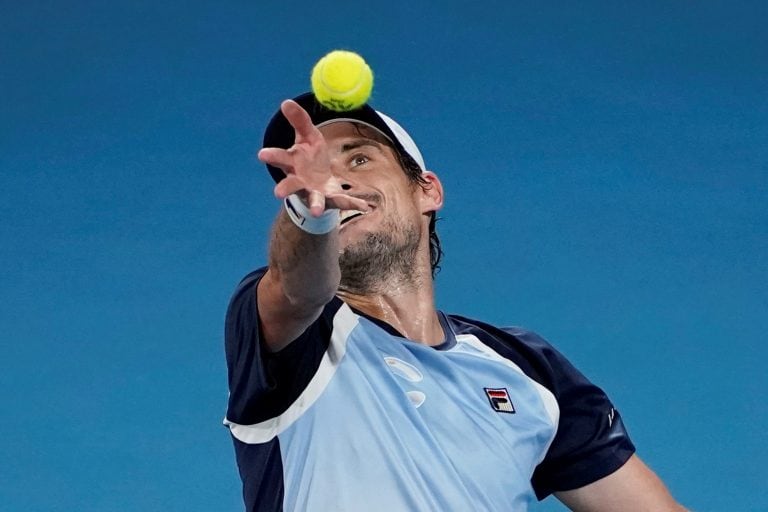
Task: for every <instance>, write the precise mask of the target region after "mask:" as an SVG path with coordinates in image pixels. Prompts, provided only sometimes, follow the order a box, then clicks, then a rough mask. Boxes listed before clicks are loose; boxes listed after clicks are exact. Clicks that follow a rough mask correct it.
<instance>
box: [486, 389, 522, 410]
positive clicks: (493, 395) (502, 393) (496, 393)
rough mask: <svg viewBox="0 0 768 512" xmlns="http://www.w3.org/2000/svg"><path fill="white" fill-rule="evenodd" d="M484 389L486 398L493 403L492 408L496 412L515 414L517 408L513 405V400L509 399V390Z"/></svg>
mask: <svg viewBox="0 0 768 512" xmlns="http://www.w3.org/2000/svg"><path fill="white" fill-rule="evenodd" d="M483 389H484V390H485V396H487V397H488V401H489V402H490V403H491V407H492V408H493V410H494V411H496V412H506V413H509V414H515V406H514V405H513V404H512V400H510V399H509V392H508V391H507V388H483Z"/></svg>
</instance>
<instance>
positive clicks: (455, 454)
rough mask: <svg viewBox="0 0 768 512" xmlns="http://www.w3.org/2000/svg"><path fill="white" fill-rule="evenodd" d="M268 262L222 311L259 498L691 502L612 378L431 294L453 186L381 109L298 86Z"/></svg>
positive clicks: (282, 146) (243, 453)
mask: <svg viewBox="0 0 768 512" xmlns="http://www.w3.org/2000/svg"><path fill="white" fill-rule="evenodd" d="M264 146H265V147H264V149H262V150H261V151H260V152H259V158H260V159H261V160H262V161H263V162H265V163H266V164H267V167H268V169H269V171H270V173H271V174H272V176H273V177H274V178H275V180H276V181H277V185H276V187H275V190H274V192H275V195H276V196H277V197H278V198H279V199H280V201H281V205H280V213H279V214H278V216H277V220H276V222H275V224H274V228H273V233H272V239H271V243H270V248H269V264H268V266H267V267H265V268H262V269H259V270H256V271H254V272H252V273H251V274H249V275H248V276H246V277H245V278H244V279H243V281H242V282H241V283H240V285H239V286H238V288H237V290H236V291H235V293H234V296H233V297H232V300H231V303H230V305H229V309H228V312H227V318H226V355H227V363H228V368H229V389H230V396H229V404H228V409H227V415H226V419H225V424H226V425H227V426H228V427H229V429H230V432H231V434H232V438H233V440H234V445H235V453H236V457H237V464H238V467H239V471H240V476H241V478H242V482H243V497H244V501H245V507H246V509H247V510H248V511H270V512H272V511H283V510H284V511H321V512H329V511H371V512H375V511H382V512H383V511H386V512H392V511H440V512H445V511H462V512H465V511H499V512H501V511H505V512H509V511H524V510H527V509H528V506H529V504H530V503H531V502H532V501H533V500H535V499H537V498H538V499H543V498H544V497H546V496H548V495H550V494H554V495H555V496H557V498H559V499H560V500H561V501H562V502H563V503H565V504H566V505H567V506H568V507H569V508H571V509H572V510H576V511H590V512H602V511H606V512H607V511H611V512H615V511H621V512H633V511H653V512H666V511H679V510H683V508H682V507H681V506H680V505H678V504H677V503H676V502H675V500H674V499H673V498H672V497H671V496H670V494H669V492H668V491H667V489H666V488H665V486H664V485H663V484H662V482H661V481H660V480H659V478H658V477H657V476H656V475H655V474H654V473H653V472H652V471H651V470H650V469H649V468H648V467H647V466H646V465H645V464H643V462H641V460H640V459H639V458H638V457H637V455H636V454H635V447H634V446H633V444H632V442H631V441H630V438H629V436H628V435H627V431H626V430H625V427H624V424H623V422H622V418H621V416H620V414H619V412H618V410H617V409H616V408H615V407H614V405H613V404H612V403H611V401H610V400H609V399H608V397H607V396H606V394H605V393H604V392H603V391H602V390H601V389H600V388H598V387H597V386H595V385H594V384H592V383H591V382H590V381H589V380H587V379H586V378H585V377H584V376H583V375H582V374H581V373H579V371H578V370H576V369H575V368H574V367H573V366H572V365H571V364H570V363H569V362H568V361H567V360H566V359H565V358H564V357H563V356H562V355H561V354H560V353H559V352H558V351H557V350H556V349H554V348H553V347H552V346H551V345H550V344H548V343H547V342H546V341H545V340H543V339H542V338H541V337H539V336H537V335H536V334H534V333H532V332H530V331H526V330H523V329H519V328H510V327H496V326H493V325H489V324H487V323H484V322H482V321H479V320H475V319H471V318H466V317H462V316H456V315H448V314H445V313H443V312H442V311H439V310H438V309H436V306H435V297H434V286H433V279H434V272H435V269H436V268H437V265H438V263H439V261H440V255H441V251H440V242H439V239H438V238H437V233H436V231H435V215H436V212H437V211H438V210H439V209H440V208H441V207H442V205H443V188H442V185H441V184H440V180H439V179H438V177H437V176H436V175H435V174H434V173H433V172H431V171H429V170H428V168H427V166H426V165H425V163H424V159H423V158H422V155H421V153H420V151H419V149H418V148H417V146H416V144H415V143H414V141H413V140H412V139H411V137H410V136H409V135H408V134H407V133H406V131H405V130H404V129H403V128H402V127H401V126H400V125H398V124H397V123H396V122H395V121H393V120H392V119H391V118H389V117H387V116H386V115H384V114H382V113H380V112H377V111H375V110H374V109H373V108H371V107H370V106H368V105H366V106H364V107H363V108H361V109H358V110H354V111H351V112H344V113H337V112H332V111H330V110H327V109H325V108H324V107H322V106H320V105H319V104H318V103H317V102H316V101H315V99H314V96H312V95H311V94H304V95H302V96H299V97H297V98H295V99H294V100H288V101H285V102H283V104H282V105H281V108H280V111H279V112H277V114H276V115H275V116H274V117H273V119H272V120H271V122H270V123H269V125H268V126H267V129H266V133H265V137H264Z"/></svg>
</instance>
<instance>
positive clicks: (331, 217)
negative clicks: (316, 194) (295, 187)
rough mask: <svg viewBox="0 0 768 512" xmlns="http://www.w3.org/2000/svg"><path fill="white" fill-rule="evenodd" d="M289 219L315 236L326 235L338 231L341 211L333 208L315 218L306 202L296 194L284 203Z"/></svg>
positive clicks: (287, 198)
mask: <svg viewBox="0 0 768 512" xmlns="http://www.w3.org/2000/svg"><path fill="white" fill-rule="evenodd" d="M283 206H285V211H286V212H287V213H288V217H289V218H290V219H291V221H292V222H293V223H294V224H296V226H298V227H299V229H301V230H302V231H306V232H307V233H310V234H313V235H325V234H327V233H330V232H331V231H333V230H334V229H336V228H337V227H338V225H339V220H340V218H339V210H338V209H336V208H331V209H328V210H325V211H324V212H323V214H322V215H320V216H319V217H313V216H312V213H311V212H310V211H309V208H308V207H307V205H305V204H304V201H302V200H301V198H299V196H298V195H296V194H291V195H289V196H288V197H286V198H285V200H284V201H283Z"/></svg>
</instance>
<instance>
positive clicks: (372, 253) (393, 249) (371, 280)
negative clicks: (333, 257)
mask: <svg viewBox="0 0 768 512" xmlns="http://www.w3.org/2000/svg"><path fill="white" fill-rule="evenodd" d="M418 249H419V232H418V230H417V229H416V227H415V226H412V225H410V226H409V225H403V224H398V223H396V222H393V221H392V220H391V219H386V220H385V222H384V224H383V226H382V227H381V230H380V231H377V232H374V233H367V234H366V235H365V237H364V238H363V239H362V240H358V241H356V242H353V243H352V244H350V245H349V246H347V247H346V248H344V249H343V250H342V251H341V255H340V256H339V266H340V267H341V285H340V288H342V289H344V290H347V291H350V292H355V293H366V292H367V293H370V292H376V291H383V290H384V289H385V288H387V287H391V286H393V285H395V286H416V285H418V280H419V276H417V275H416V273H415V272H414V270H415V268H416V255H417V253H418Z"/></svg>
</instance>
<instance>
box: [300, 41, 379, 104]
mask: <svg viewBox="0 0 768 512" xmlns="http://www.w3.org/2000/svg"><path fill="white" fill-rule="evenodd" d="M372 89H373V72H372V71H371V68H370V67H368V64H366V63H365V60H363V58H362V57H361V56H360V55H358V54H356V53H355V52H349V51H345V50H334V51H332V52H331V53H329V54H327V55H326V56H325V57H323V58H322V59H320V60H319V61H317V64H315V67H314V68H313V69H312V92H313V93H315V97H316V98H317V101H319V102H320V103H321V104H322V105H323V106H325V107H327V108H329V109H331V110H335V111H336V112H344V111H347V110H354V109H356V108H359V107H362V106H363V104H365V102H366V101H368V98H369V97H370V96H371V90H372Z"/></svg>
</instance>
